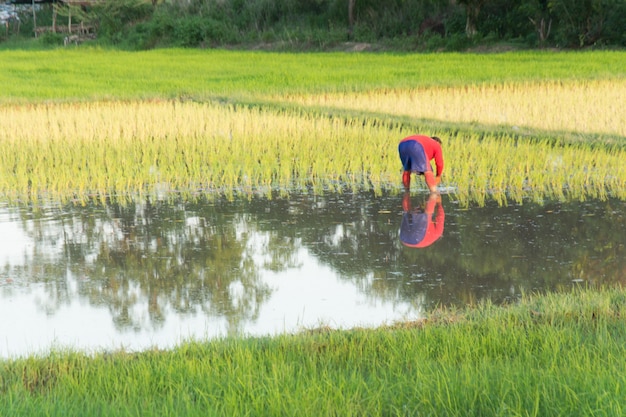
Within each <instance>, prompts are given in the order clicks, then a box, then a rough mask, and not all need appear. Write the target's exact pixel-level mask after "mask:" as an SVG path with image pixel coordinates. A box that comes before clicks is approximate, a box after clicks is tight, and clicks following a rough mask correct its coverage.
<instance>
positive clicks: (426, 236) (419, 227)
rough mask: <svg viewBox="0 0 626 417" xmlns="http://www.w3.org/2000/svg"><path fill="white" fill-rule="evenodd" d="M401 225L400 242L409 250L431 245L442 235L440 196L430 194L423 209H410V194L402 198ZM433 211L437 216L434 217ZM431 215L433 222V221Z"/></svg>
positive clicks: (442, 215)
mask: <svg viewBox="0 0 626 417" xmlns="http://www.w3.org/2000/svg"><path fill="white" fill-rule="evenodd" d="M402 211H403V213H402V224H401V225H400V241H402V244H403V245H404V246H408V247H410V248H425V247H426V246H430V245H432V244H433V243H434V242H435V241H436V240H437V239H439V238H440V237H441V235H442V234H443V224H444V222H445V213H444V212H443V205H442V204H441V195H439V193H431V194H430V196H429V197H428V201H426V204H425V205H424V207H421V206H420V207H415V208H414V207H411V196H410V194H409V193H408V192H407V193H404V196H403V197H402ZM435 211H436V212H437V214H436V215H435ZM433 215H435V220H434V221H433Z"/></svg>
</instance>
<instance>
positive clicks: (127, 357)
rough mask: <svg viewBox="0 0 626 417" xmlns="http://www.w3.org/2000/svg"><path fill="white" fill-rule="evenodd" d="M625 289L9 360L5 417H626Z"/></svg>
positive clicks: (0, 381) (0, 398)
mask: <svg viewBox="0 0 626 417" xmlns="http://www.w3.org/2000/svg"><path fill="white" fill-rule="evenodd" d="M625 306H626V295H625V293H624V291H623V290H621V289H612V290H600V291H591V290H575V291H573V292H571V293H562V294H551V295H546V296H534V297H524V299H523V300H522V301H521V302H520V303H519V304H515V305H510V306H504V307H496V306H493V305H489V304H482V305H480V306H477V307H474V308H469V309H467V310H463V311H436V312H433V313H431V316H430V317H428V318H427V319H426V320H425V321H423V322H416V323H402V324H398V325H393V326H389V327H386V328H379V329H354V330H346V331H332V330H328V329H318V330H311V331H305V332H303V333H301V334H296V335H281V336H277V337H272V338H269V337H267V338H248V339H222V340H215V341H212V342H206V343H200V342H187V343H184V344H182V345H181V346H179V347H178V348H176V349H173V350H171V351H158V350H152V351H147V352H143V353H128V352H113V353H96V354H93V355H88V354H84V353H76V352H71V351H61V352H52V353H50V354H49V355H48V356H45V357H26V358H14V359H10V360H4V361H2V362H0V394H1V395H0V409H2V410H3V411H4V412H8V415H29V416H44V415H45V416H56V415H99V416H106V415H115V416H139V415H141V416H150V415H159V416H168V415H171V416H180V415H185V416H193V415H198V416H212V415H215V416H224V415H229V416H243V415H254V416H276V415H289V416H291V415H293V416H295V415H297V416H328V415H335V416H417V415H436V416H503V415H504V416H556V415H563V416H565V415H566V416H591V415H598V416H621V415H623V414H624V412H625V411H626V391H625V390H624V387H625V384H626V347H625V346H626V324H625V323H624V321H623V317H622V316H623V310H624V308H625Z"/></svg>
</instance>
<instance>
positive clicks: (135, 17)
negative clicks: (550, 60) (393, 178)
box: [0, 0, 626, 51]
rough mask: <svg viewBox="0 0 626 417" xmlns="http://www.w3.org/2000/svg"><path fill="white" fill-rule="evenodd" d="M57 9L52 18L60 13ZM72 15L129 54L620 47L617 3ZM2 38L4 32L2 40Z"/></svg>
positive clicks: (268, 5)
mask: <svg viewBox="0 0 626 417" xmlns="http://www.w3.org/2000/svg"><path fill="white" fill-rule="evenodd" d="M61 9H62V7H58V8H57V14H58V13H61V14H63V13H65V14H66V15H67V14H68V13H67V10H65V11H63V10H61ZM52 14H53V13H52V8H51V7H48V8H47V9H46V8H45V7H44V9H43V10H40V12H39V16H38V17H37V22H36V24H37V25H39V26H41V25H46V24H50V22H51V18H52ZM74 16H75V17H74V19H75V20H76V19H77V18H80V19H82V20H84V21H88V22H89V23H92V24H95V25H97V26H98V28H99V30H98V38H99V42H101V43H104V44H113V45H117V46H121V47H126V48H131V49H149V48H153V47H167V46H183V47H235V46H237V47H250V46H254V47H263V48H271V49H282V50H300V49H307V50H310V49H329V48H330V49H332V48H337V47H340V46H343V47H345V44H346V42H351V43H353V44H363V43H366V44H370V45H376V47H378V48H392V49H402V50H413V51H420V50H422V51H423V50H463V49H468V48H472V47H478V46H483V45H490V44H494V43H498V44H502V43H505V44H509V45H511V46H516V47H531V48H532V47H558V48H582V47H590V46H591V47H622V46H626V31H625V30H624V22H625V21H626V2H624V1H623V0H523V1H519V0H389V1H385V2H381V1H378V0H254V1H247V0H184V1H183V0H166V1H163V2H158V1H157V0H153V1H152V2H148V1H147V0H111V1H107V2H102V3H98V4H97V5H95V6H93V7H91V8H88V9H85V8H84V7H83V9H82V10H76V11H75V12H74ZM21 27H22V29H21V33H22V34H23V35H25V34H30V33H32V28H33V16H32V13H31V11H27V10H25V11H24V12H23V13H22V16H21ZM1 36H2V34H0V39H2V38H1ZM10 36H12V35H11V31H9V30H7V32H6V35H5V36H4V37H5V38H6V37H10ZM44 38H46V39H47V41H48V42H49V43H55V42H62V40H63V36H58V35H57V36H55V35H47V36H44ZM357 46H358V45H357ZM361 46H362V45H361Z"/></svg>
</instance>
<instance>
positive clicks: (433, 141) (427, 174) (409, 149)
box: [398, 135, 443, 193]
mask: <svg viewBox="0 0 626 417" xmlns="http://www.w3.org/2000/svg"><path fill="white" fill-rule="evenodd" d="M398 152H399V153H400V160H401V161H402V167H403V168H404V172H403V173H402V184H404V188H405V190H409V188H410V187H411V173H412V172H414V173H416V174H418V175H423V176H424V179H425V180H426V185H427V186H428V189H429V190H430V192H431V193H436V192H437V185H438V184H439V182H440V181H441V173H442V172H443V154H442V152H441V139H439V138H438V137H436V136H433V137H432V138H431V137H429V136H425V135H413V136H409V137H406V138H404V139H402V140H401V141H400V144H399V145H398ZM433 159H434V160H435V165H436V167H437V176H435V175H434V174H433V168H432V166H431V165H430V161H431V160H433Z"/></svg>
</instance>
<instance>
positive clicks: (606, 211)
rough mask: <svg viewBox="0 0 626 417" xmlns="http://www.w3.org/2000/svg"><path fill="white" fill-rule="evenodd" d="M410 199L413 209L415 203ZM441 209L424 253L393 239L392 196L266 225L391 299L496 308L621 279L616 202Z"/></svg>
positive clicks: (343, 200) (314, 204)
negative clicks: (442, 223)
mask: <svg viewBox="0 0 626 417" xmlns="http://www.w3.org/2000/svg"><path fill="white" fill-rule="evenodd" d="M422 198H423V199H424V201H425V199H426V198H427V196H426V195H425V196H423V197H422ZM412 199H413V200H414V201H415V202H416V203H419V202H420V201H419V200H420V196H419V195H416V196H414V197H412ZM612 205H618V206H620V207H622V209H618V208H616V207H612ZM444 206H445V207H446V212H447V213H448V216H447V217H446V229H445V231H444V235H443V238H442V239H441V240H439V241H437V242H435V243H434V244H433V245H432V246H431V247H428V248H424V249H412V248H404V247H402V245H401V244H400V242H399V241H398V229H399V226H400V221H401V216H400V214H401V211H402V209H401V197H399V196H383V197H377V198H375V197H373V196H372V195H368V194H358V195H351V194H345V195H331V196H328V197H315V196H307V197H305V198H300V199H298V200H293V201H290V202H282V203H281V202H276V201H274V202H272V208H273V209H272V210H273V214H272V216H271V218H280V219H282V221H283V222H284V223H288V224H289V225H290V227H289V228H288V229H285V232H284V233H285V234H289V233H292V232H291V231H297V233H298V236H299V237H300V238H301V239H302V242H303V245H304V246H306V247H307V248H308V249H309V250H310V251H311V252H312V253H314V254H315V255H316V256H317V257H318V258H319V259H320V260H321V261H322V262H324V263H326V264H329V265H331V266H332V267H333V269H335V270H336V271H338V272H339V274H340V275H341V277H342V279H345V280H349V281H351V282H353V283H354V284H355V285H356V286H358V287H359V288H361V289H362V290H363V291H364V292H365V293H367V294H370V295H372V296H373V297H377V298H381V299H386V300H391V301H394V300H398V299H402V300H405V301H414V300H426V301H427V302H428V303H431V304H459V305H462V304H467V303H474V302H476V301H477V300H479V299H482V298H490V299H492V300H494V301H496V302H500V301H504V300H506V299H508V298H511V297H513V296H515V294H519V292H520V291H521V290H524V291H534V290H537V289H540V290H550V289H557V288H560V287H564V286H571V285H574V283H575V282H576V281H577V280H581V279H582V280H583V281H585V282H589V283H592V284H610V283H616V282H620V281H623V280H624V279H625V278H624V277H625V275H624V271H625V269H626V256H624V255H625V252H626V248H625V247H624V243H623V236H624V233H625V232H626V216H625V213H624V210H623V206H624V203H623V202H615V201H607V202H599V201H592V202H586V203H581V202H570V203H560V202H554V203H545V204H543V205H538V204H533V203H525V204H524V205H522V206H510V207H498V206H497V205H496V204H488V205H487V206H486V207H481V208H475V209H469V210H459V209H458V207H456V205H455V203H454V202H453V201H450V199H447V198H446V196H444ZM277 212H279V214H277ZM261 217H263V216H261Z"/></svg>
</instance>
